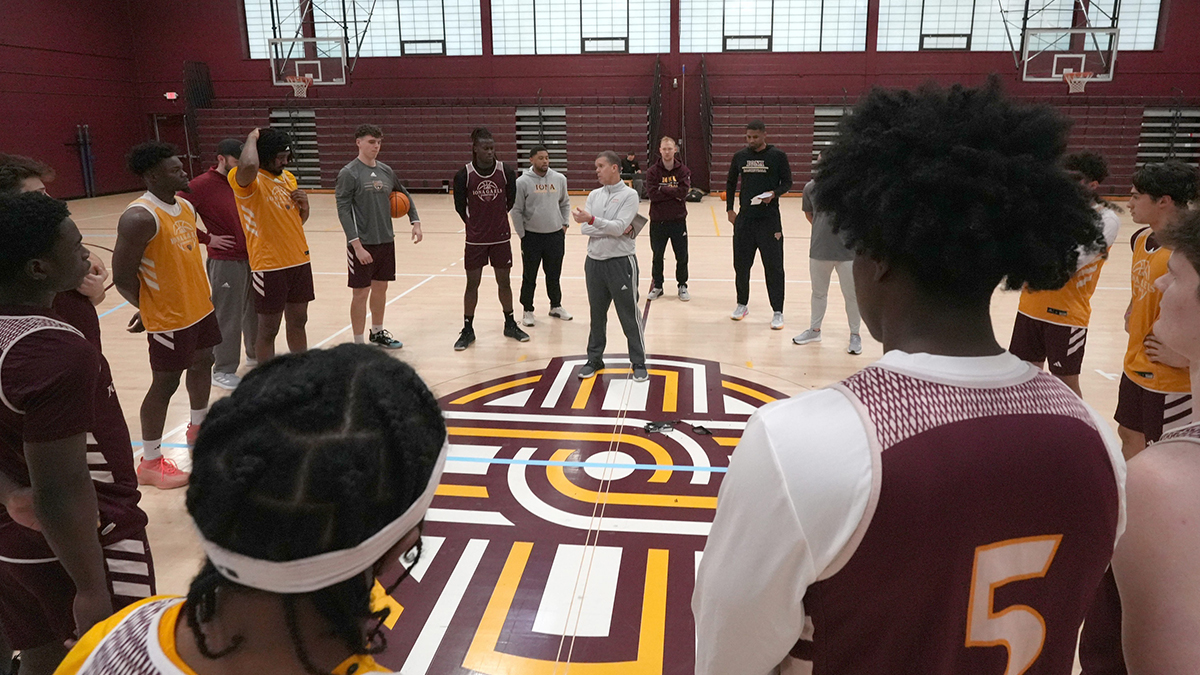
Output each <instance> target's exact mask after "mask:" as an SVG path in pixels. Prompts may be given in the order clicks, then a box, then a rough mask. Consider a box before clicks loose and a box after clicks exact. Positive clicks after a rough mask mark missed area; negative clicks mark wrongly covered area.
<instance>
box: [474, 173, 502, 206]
mask: <svg viewBox="0 0 1200 675" xmlns="http://www.w3.org/2000/svg"><path fill="white" fill-rule="evenodd" d="M501 193H503V190H501V189H500V186H499V185H496V181H494V180H491V179H490V178H485V179H483V180H481V181H479V184H478V185H476V186H475V196H476V197H478V198H480V199H482V200H483V201H485V202H490V201H492V200H493V199H495V198H496V197H499V196H500V195H501Z"/></svg>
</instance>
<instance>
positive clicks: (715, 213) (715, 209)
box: [708, 204, 721, 237]
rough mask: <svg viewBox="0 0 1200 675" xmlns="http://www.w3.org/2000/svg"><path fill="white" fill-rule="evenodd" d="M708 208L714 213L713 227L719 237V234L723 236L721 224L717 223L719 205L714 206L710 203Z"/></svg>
mask: <svg viewBox="0 0 1200 675" xmlns="http://www.w3.org/2000/svg"><path fill="white" fill-rule="evenodd" d="M708 210H710V211H712V214H713V229H714V230H716V231H717V236H718V237H719V236H721V226H720V225H718V224H717V207H715V206H712V205H711V204H710V205H709V207H708Z"/></svg>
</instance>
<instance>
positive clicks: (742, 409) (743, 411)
mask: <svg viewBox="0 0 1200 675" xmlns="http://www.w3.org/2000/svg"><path fill="white" fill-rule="evenodd" d="M724 400H725V414H726V415H745V416H747V417H749V416H750V415H753V414H754V413H755V412H756V411H757V410H758V408H755V407H754V406H752V405H750V404H749V403H746V402H745V401H743V400H742V399H740V398H734V397H732V396H730V395H729V394H724Z"/></svg>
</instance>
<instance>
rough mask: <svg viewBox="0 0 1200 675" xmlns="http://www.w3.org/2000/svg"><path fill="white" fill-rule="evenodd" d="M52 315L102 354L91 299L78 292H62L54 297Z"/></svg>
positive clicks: (97, 321)
mask: <svg viewBox="0 0 1200 675" xmlns="http://www.w3.org/2000/svg"><path fill="white" fill-rule="evenodd" d="M53 309H54V314H55V315H57V316H58V318H60V319H62V320H63V321H66V322H67V323H69V324H71V325H72V326H74V327H75V328H76V329H77V330H79V332H80V333H83V337H85V338H87V341H88V342H90V343H92V345H93V346H94V347H95V348H96V351H99V352H103V345H102V344H101V343H100V317H98V316H96V306H95V305H93V304H92V299H91V298H89V297H88V296H86V295H84V294H83V293H80V292H79V291H75V290H71V291H63V292H62V293H59V294H58V295H55V296H54V307H53Z"/></svg>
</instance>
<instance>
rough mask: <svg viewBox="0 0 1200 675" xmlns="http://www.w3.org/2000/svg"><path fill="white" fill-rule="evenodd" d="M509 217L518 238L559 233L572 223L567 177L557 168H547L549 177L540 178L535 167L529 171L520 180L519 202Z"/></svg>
mask: <svg viewBox="0 0 1200 675" xmlns="http://www.w3.org/2000/svg"><path fill="white" fill-rule="evenodd" d="M509 215H510V216H512V222H513V229H514V230H516V231H517V236H518V237H524V236H525V233H526V232H536V233H538V234H553V233H555V232H558V231H559V230H561V229H562V228H563V227H564V226H566V225H568V224H569V223H570V222H571V220H570V219H571V197H570V195H568V194H567V177H566V176H564V175H562V174H561V173H559V172H557V171H555V170H554V169H547V170H546V175H545V176H539V175H537V172H536V171H534V170H533V169H532V168H529V169H525V172H524V173H522V174H521V177H520V178H517V199H516V201H515V202H513V208H512V211H510V212H509Z"/></svg>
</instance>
